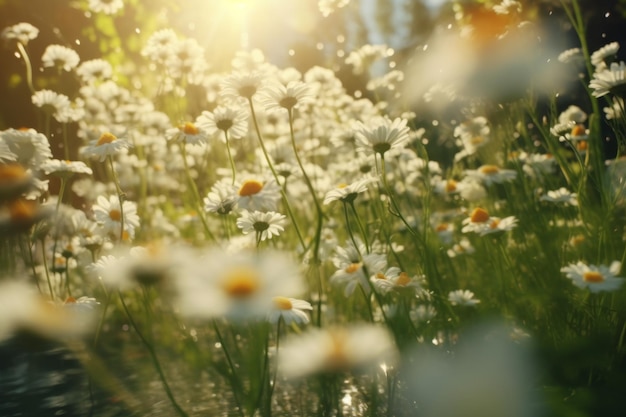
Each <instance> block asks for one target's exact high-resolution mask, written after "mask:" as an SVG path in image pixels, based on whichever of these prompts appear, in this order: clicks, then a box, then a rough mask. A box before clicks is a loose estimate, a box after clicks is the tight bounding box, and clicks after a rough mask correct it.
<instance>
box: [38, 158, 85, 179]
mask: <svg viewBox="0 0 626 417" xmlns="http://www.w3.org/2000/svg"><path fill="white" fill-rule="evenodd" d="M41 170H42V171H43V172H44V173H45V174H46V175H50V174H55V175H58V176H60V177H63V176H70V175H72V174H87V175H91V174H93V171H92V170H91V168H89V167H88V166H87V165H86V164H85V163H84V162H82V161H62V160H59V159H49V160H47V161H46V162H44V163H43V164H42V166H41Z"/></svg>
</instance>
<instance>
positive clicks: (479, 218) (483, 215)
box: [470, 207, 489, 223]
mask: <svg viewBox="0 0 626 417" xmlns="http://www.w3.org/2000/svg"><path fill="white" fill-rule="evenodd" d="M470 220H471V222H472V223H484V222H486V221H487V220H489V213H488V212H487V210H485V209H482V208H480V207H476V208H475V209H474V211H472V214H471V215H470Z"/></svg>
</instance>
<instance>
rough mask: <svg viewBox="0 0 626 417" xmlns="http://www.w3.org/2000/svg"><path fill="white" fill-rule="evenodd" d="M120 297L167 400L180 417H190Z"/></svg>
mask: <svg viewBox="0 0 626 417" xmlns="http://www.w3.org/2000/svg"><path fill="white" fill-rule="evenodd" d="M119 297H120V302H121V303H122V307H123V308H124V312H125V313H126V317H127V318H128V321H129V323H130V325H131V326H132V327H133V329H134V330H135V333H137V335H138V336H139V339H141V342H142V343H143V345H144V346H145V347H146V349H148V353H150V357H151V358H152V363H153V364H154V368H155V369H156V371H157V373H158V374H159V378H160V379H161V383H162V384H163V388H164V389H165V393H166V394H167V398H169V400H170V402H171V403H172V406H174V409H175V410H176V412H177V413H178V415H180V416H181V417H188V414H187V413H186V412H185V410H183V409H182V408H181V406H180V405H179V404H178V402H176V399H175V398H174V394H173V393H172V390H171V389H170V386H169V384H168V383H167V378H166V377H165V373H164V372H163V369H162V367H161V362H160V361H159V358H158V357H157V354H156V351H155V350H154V346H152V344H151V343H150V342H149V341H148V339H146V337H145V336H144V335H143V333H142V332H141V331H140V330H139V327H137V323H135V320H134V319H133V317H132V315H131V314H130V311H129V310H128V306H127V305H126V302H125V301H124V297H123V296H122V293H121V292H120V293H119Z"/></svg>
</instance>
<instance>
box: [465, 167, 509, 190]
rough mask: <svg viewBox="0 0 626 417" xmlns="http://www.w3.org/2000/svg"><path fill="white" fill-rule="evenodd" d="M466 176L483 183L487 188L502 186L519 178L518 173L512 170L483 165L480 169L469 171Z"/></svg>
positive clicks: (466, 171)
mask: <svg viewBox="0 0 626 417" xmlns="http://www.w3.org/2000/svg"><path fill="white" fill-rule="evenodd" d="M465 174H466V175H467V176H468V177H469V178H470V179H473V180H478V181H481V182H482V183H483V184H485V185H486V186H490V185H491V184H502V183H504V182H509V181H513V180H514V179H515V178H517V172H516V171H514V170H512V169H502V168H500V167H498V166H497V165H482V166H481V167H480V168H478V169H467V170H465Z"/></svg>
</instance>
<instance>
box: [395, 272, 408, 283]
mask: <svg viewBox="0 0 626 417" xmlns="http://www.w3.org/2000/svg"><path fill="white" fill-rule="evenodd" d="M410 282H411V277H409V274H407V273H406V272H400V276H399V277H398V280H397V281H396V284H398V285H402V286H405V285H407V284H409V283H410Z"/></svg>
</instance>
